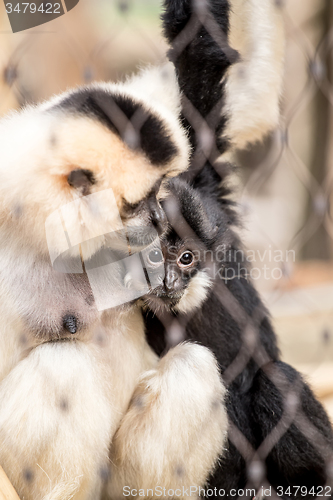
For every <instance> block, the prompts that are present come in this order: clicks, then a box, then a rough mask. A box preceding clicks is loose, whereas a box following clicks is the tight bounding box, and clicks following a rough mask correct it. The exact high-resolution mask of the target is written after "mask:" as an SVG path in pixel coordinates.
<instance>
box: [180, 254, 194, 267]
mask: <svg viewBox="0 0 333 500" xmlns="http://www.w3.org/2000/svg"><path fill="white" fill-rule="evenodd" d="M177 264H178V266H179V267H183V268H184V267H190V266H192V265H193V264H194V255H193V253H192V252H190V251H189V250H187V251H186V252H183V253H182V254H181V256H180V257H179V258H178V260H177Z"/></svg>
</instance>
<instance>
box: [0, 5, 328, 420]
mask: <svg viewBox="0 0 333 500" xmlns="http://www.w3.org/2000/svg"><path fill="white" fill-rule="evenodd" d="M275 1H278V0H275ZM281 1H282V0H279V3H281ZM14 3H15V2H14ZM160 11H161V5H160V2H159V1H158V0H128V1H127V0H80V2H79V4H78V5H77V6H76V7H75V9H73V10H72V11H70V12H69V13H68V14H66V15H65V16H62V17H60V18H58V19H56V20H54V21H52V22H50V23H47V24H44V25H42V26H40V27H38V28H33V29H30V30H27V31H24V32H21V33H16V34H12V31H11V29H10V25H9V21H8V19H7V16H6V12H5V7H4V4H3V3H2V2H1V4H0V115H4V114H6V113H7V112H8V111H10V110H13V109H19V108H20V107H22V106H23V105H25V104H27V103H33V102H38V101H41V100H43V99H46V98H48V97H50V96H51V95H53V94H56V93H59V92H61V91H64V90H66V89H67V88H68V87H73V86H75V85H78V84H82V83H89V82H91V81H93V80H111V81H115V80H119V79H123V78H125V77H126V75H128V74H129V73H131V72H133V71H136V70H137V69H138V67H140V66H143V65H146V64H147V63H151V64H156V63H161V62H163V61H164V60H165V53H166V49H167V47H166V45H165V42H164V41H163V38H162V36H161V33H160V23H159V15H160ZM283 12H284V17H285V27H286V38H287V43H286V64H285V89H284V95H283V98H282V100H281V115H282V116H281V124H280V127H279V129H278V130H276V131H274V132H273V133H272V134H271V135H270V136H269V137H267V138H266V140H265V141H264V142H263V143H262V144H258V145H255V146H252V147H251V148H249V149H248V150H247V151H242V152H239V154H238V155H237V158H236V164H237V165H238V174H237V176H238V177H237V179H238V182H237V186H238V187H237V194H236V196H237V199H238V202H239V204H240V210H241V212H242V218H243V228H242V236H243V239H244V241H245V242H246V245H247V248H248V249H249V260H250V261H251V262H252V268H253V270H252V273H251V276H252V279H253V280H254V282H255V283H256V285H257V287H258V289H259V290H260V291H261V293H262V294H263V296H264V299H265V302H266V304H267V306H268V308H269V309H270V311H271V314H272V317H273V322H274V324H275V326H276V329H277V332H278V335H279V339H280V346H281V350H282V354H283V358H284V360H285V361H287V362H289V363H291V364H293V365H294V366H296V367H297V368H299V369H300V370H301V371H302V372H303V373H304V374H305V377H306V378H307V380H308V381H309V382H310V383H311V385H312V387H313V388H314V390H315V392H316V394H317V395H318V397H319V398H320V399H321V400H322V402H323V403H324V405H325V406H326V408H327V410H328V411H329V413H330V415H331V418H332V420H333V203H332V201H333V200H332V187H333V86H332V84H333V2H332V1H331V0H285V2H284V3H283ZM17 147H19V144H18V145H17Z"/></svg>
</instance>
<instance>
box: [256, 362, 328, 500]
mask: <svg viewBox="0 0 333 500" xmlns="http://www.w3.org/2000/svg"><path fill="white" fill-rule="evenodd" d="M265 371H267V374H266V373H265ZM265 371H263V370H262V369H260V370H259V371H258V372H257V374H256V377H255V379H254V383H253V387H252V389H251V393H252V397H251V414H252V417H253V422H252V427H253V428H254V429H255V434H256V437H257V447H259V450H260V445H261V444H262V443H263V441H264V440H265V439H269V436H270V437H272V438H273V439H274V435H275V433H276V432H278V433H279V432H280V431H281V436H280V437H279V439H278V440H277V443H276V444H275V445H274V446H273V448H272V450H271V451H270V453H269V454H268V457H267V458H266V464H265V465H266V476H267V479H268V481H269V482H270V484H272V486H273V487H274V488H278V487H280V488H281V487H282V488H283V489H282V490H281V489H280V490H279V491H278V492H279V493H283V494H284V492H285V491H286V489H287V488H288V486H291V490H292V493H291V495H292V496H294V497H295V496H296V497H299V498H301V497H303V498H304V497H305V498H313V495H312V494H311V492H310V490H311V488H314V489H313V492H314V493H315V495H314V496H316V495H317V494H319V493H320V490H319V489H318V487H321V486H325V484H326V483H327V482H328V483H327V484H329V485H331V487H332V478H331V479H330V478H329V467H330V464H331V463H332V459H333V432H332V427H331V424H330V422H329V419H328V417H327V415H326V413H325V411H324V409H323V407H322V405H321V404H320V403H319V401H317V400H316V398H315V397H314V395H313V393H312V391H311V389H310V388H309V386H308V385H307V384H306V383H304V381H303V380H302V378H301V375H300V373H298V372H297V371H296V370H295V369H294V368H292V367H291V366H289V365H287V364H286V363H283V362H275V363H270V364H269V365H267V367H266V369H265ZM274 382H275V383H274ZM284 420H285V423H284V424H283V427H282V428H281V422H282V423H283V421H284ZM306 434H307V435H306ZM266 442H267V441H266ZM269 449H270V448H269ZM293 486H295V487H297V486H303V489H302V490H301V489H299V491H298V495H296V490H295V489H293ZM305 488H307V493H306V490H305ZM327 492H328V491H327V490H324V491H323V494H325V493H327ZM331 494H332V490H331V491H330V494H329V495H327V496H331ZM285 497H286V498H287V497H288V494H286V495H285Z"/></svg>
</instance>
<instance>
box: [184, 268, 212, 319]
mask: <svg viewBox="0 0 333 500" xmlns="http://www.w3.org/2000/svg"><path fill="white" fill-rule="evenodd" d="M211 285H212V280H211V278H210V277H209V276H208V275H207V274H206V273H205V272H204V271H199V272H198V273H197V274H196V275H195V276H194V277H193V278H192V279H191V281H190V284H189V286H188V287H187V288H186V290H185V293H184V295H183V296H182V298H181V299H180V301H179V302H178V304H177V305H176V306H175V310H176V311H178V312H181V313H188V312H191V311H193V310H194V309H196V308H197V307H199V306H201V304H202V303H203V302H204V300H205V299H206V298H207V295H208V291H209V289H210V287H211Z"/></svg>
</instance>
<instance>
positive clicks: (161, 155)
mask: <svg viewBox="0 0 333 500" xmlns="http://www.w3.org/2000/svg"><path fill="white" fill-rule="evenodd" d="M56 107H57V108H59V109H69V110H72V111H73V113H77V114H83V115H85V116H91V117H93V118H95V119H97V120H99V121H100V122H101V123H103V125H105V126H106V127H108V128H109V129H110V130H112V132H114V133H115V134H117V135H118V136H119V137H121V138H122V139H123V140H124V142H126V144H127V145H128V146H129V147H130V148H131V149H134V150H136V149H138V148H139V149H141V150H142V151H143V152H144V153H145V155H146V156H147V158H148V159H149V160H150V161H151V162H152V163H153V164H154V165H156V166H165V165H166V164H167V163H169V162H170V161H171V160H172V159H173V158H174V157H175V156H176V155H177V154H178V149H177V146H176V145H175V143H174V142H173V140H172V138H171V136H170V132H169V131H168V130H167V129H166V127H165V125H164V124H163V122H162V120H161V119H160V118H158V117H157V116H155V115H154V114H153V113H152V112H151V111H149V110H147V109H146V108H145V107H144V105H143V104H141V103H139V102H136V101H134V100H133V99H131V98H130V97H127V96H121V95H112V94H111V93H109V92H106V91H103V90H101V89H83V90H80V91H77V92H73V93H72V94H70V95H69V96H68V97H66V98H65V99H64V100H63V101H61V102H60V103H59V104H57V105H56ZM134 115H135V116H136V118H138V117H139V119H137V122H138V123H139V124H140V126H139V127H138V129H137V130H136V129H135V127H134V124H133V123H131V121H130V120H131V119H132V118H133V116H134Z"/></svg>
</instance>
